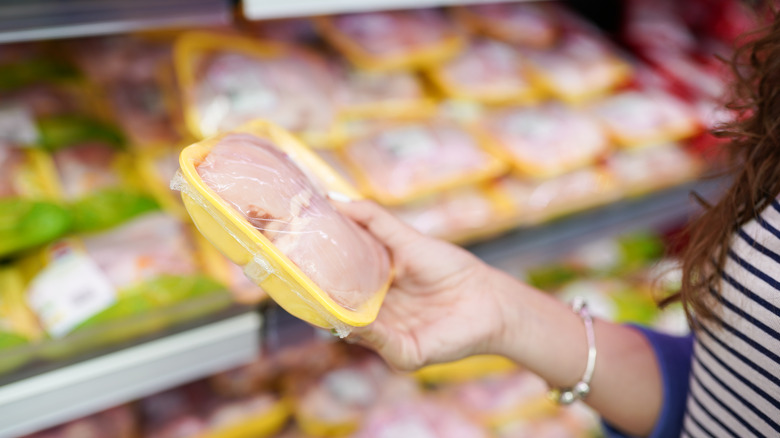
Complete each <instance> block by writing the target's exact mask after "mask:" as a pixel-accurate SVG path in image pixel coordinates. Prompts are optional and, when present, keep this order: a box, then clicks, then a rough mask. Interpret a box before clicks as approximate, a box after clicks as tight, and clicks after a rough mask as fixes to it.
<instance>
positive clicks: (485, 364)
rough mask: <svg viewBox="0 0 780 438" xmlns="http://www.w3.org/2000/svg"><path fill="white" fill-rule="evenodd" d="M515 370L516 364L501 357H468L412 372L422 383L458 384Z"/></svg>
mask: <svg viewBox="0 0 780 438" xmlns="http://www.w3.org/2000/svg"><path fill="white" fill-rule="evenodd" d="M515 370H517V364H515V363H514V362H512V361H511V360H509V359H507V358H505V357H503V356H495V355H487V354H486V355H478V356H469V357H467V358H465V359H460V360H456V361H454V362H447V363H441V364H436V365H428V366H426V367H423V368H420V369H419V370H417V371H415V372H414V376H415V377H416V378H417V379H419V380H420V381H421V382H423V383H428V384H440V383H459V382H466V381H469V380H475V379H479V378H481V377H485V376H488V375H491V374H505V373H508V372H512V371H515Z"/></svg>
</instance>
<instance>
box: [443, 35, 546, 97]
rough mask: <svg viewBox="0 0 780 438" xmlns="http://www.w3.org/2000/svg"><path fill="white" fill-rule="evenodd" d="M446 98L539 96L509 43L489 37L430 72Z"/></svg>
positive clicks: (471, 45) (521, 59) (523, 62)
mask: <svg viewBox="0 0 780 438" xmlns="http://www.w3.org/2000/svg"><path fill="white" fill-rule="evenodd" d="M427 73H428V76H429V77H430V78H431V79H432V80H433V82H434V83H435V84H436V85H437V86H438V87H439V89H440V90H441V91H442V92H444V94H445V95H446V96H447V97H450V98H455V99H463V100H474V101H478V102H483V103H487V104H511V103H516V104H520V103H527V102H531V101H534V100H536V99H537V95H538V92H537V89H536V87H535V86H534V84H533V83H532V81H531V77H530V74H529V70H528V67H527V65H526V61H525V60H524V59H523V58H522V57H521V55H520V53H519V52H518V51H517V50H516V49H515V48H514V47H512V46H510V45H509V44H505V43H502V42H499V41H495V40H490V39H486V38H476V39H473V40H471V41H470V42H469V44H468V45H467V47H466V48H465V50H464V51H462V52H461V53H460V54H459V55H457V56H456V57H454V58H453V59H450V60H449V61H446V62H444V63H442V64H439V65H437V66H434V67H432V68H430V69H428V71H427Z"/></svg>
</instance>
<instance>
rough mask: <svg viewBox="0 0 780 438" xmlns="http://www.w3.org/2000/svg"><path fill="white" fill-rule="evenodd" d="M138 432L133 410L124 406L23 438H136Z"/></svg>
mask: <svg viewBox="0 0 780 438" xmlns="http://www.w3.org/2000/svg"><path fill="white" fill-rule="evenodd" d="M137 432H138V428H137V427H136V421H135V416H134V412H133V408H132V407H131V406H130V405H122V406H117V407H114V408H111V409H107V410H105V411H102V412H99V413H97V414H93V415H90V416H87V417H84V418H80V419H78V420H73V421H69V422H67V423H65V424H63V425H60V426H57V427H53V428H51V429H46V430H44V431H41V432H36V433H33V434H30V435H25V436H24V437H23V438H104V437H112V438H135V437H136V436H137Z"/></svg>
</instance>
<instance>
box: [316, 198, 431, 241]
mask: <svg viewBox="0 0 780 438" xmlns="http://www.w3.org/2000/svg"><path fill="white" fill-rule="evenodd" d="M328 198H329V199H330V200H331V201H332V202H331V204H333V206H334V207H335V208H336V209H337V210H338V211H339V212H341V213H342V214H343V215H345V216H347V217H348V218H350V219H352V220H353V221H355V222H357V223H358V224H359V225H362V226H363V227H364V228H365V229H367V230H368V232H369V233H371V234H373V235H374V237H376V238H377V240H379V241H380V242H382V243H383V244H384V245H385V246H387V247H388V248H390V249H391V250H393V251H395V250H396V249H398V248H400V247H402V246H404V245H406V244H408V243H409V242H411V241H413V240H415V239H417V238H419V237H421V235H420V233H418V232H417V230H415V229H414V228H412V227H410V226H408V225H406V224H405V223H403V222H402V221H401V220H399V219H398V218H397V217H395V216H393V214H392V213H390V212H389V211H387V210H386V209H384V208H382V207H380V206H379V205H378V204H377V203H375V202H373V201H349V202H343V199H344V198H343V196H337V194H334V195H331V194H328Z"/></svg>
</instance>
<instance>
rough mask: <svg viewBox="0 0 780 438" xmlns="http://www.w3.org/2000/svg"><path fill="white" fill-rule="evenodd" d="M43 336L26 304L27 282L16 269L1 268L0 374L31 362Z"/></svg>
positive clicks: (12, 267)
mask: <svg viewBox="0 0 780 438" xmlns="http://www.w3.org/2000/svg"><path fill="white" fill-rule="evenodd" d="M42 335H43V332H42V331H41V328H40V326H39V325H38V322H37V321H36V319H35V316H34V315H33V313H32V312H30V309H29V308H28V307H27V303H25V301H24V282H23V277H22V274H21V272H19V270H18V269H16V267H15V266H3V267H0V374H3V373H6V372H9V371H12V370H14V369H16V368H18V367H20V366H21V365H23V364H24V363H25V362H27V361H29V360H30V359H32V357H33V354H34V342H35V341H37V340H39V339H40V338H41V337H42Z"/></svg>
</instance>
